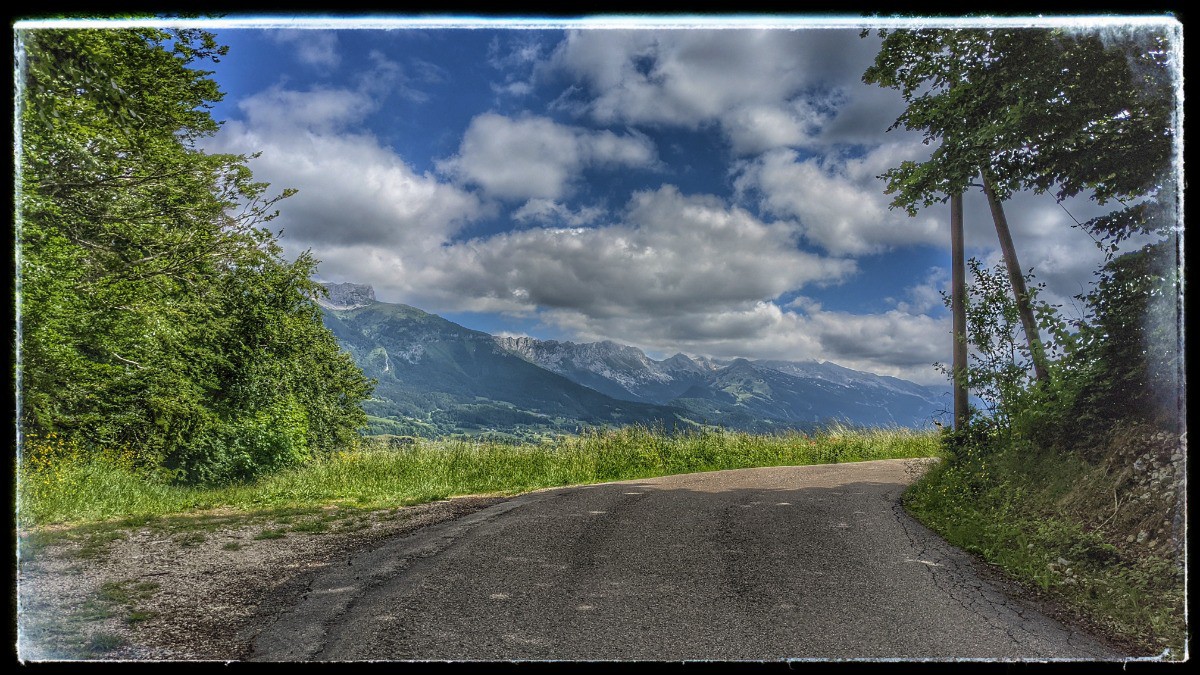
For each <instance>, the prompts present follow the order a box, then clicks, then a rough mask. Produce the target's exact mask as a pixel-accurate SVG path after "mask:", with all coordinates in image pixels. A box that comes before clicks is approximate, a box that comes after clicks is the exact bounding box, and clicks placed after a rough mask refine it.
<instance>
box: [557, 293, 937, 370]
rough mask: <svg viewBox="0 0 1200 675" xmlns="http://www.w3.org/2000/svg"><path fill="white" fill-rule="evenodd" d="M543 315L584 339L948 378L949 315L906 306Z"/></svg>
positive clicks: (765, 305)
mask: <svg viewBox="0 0 1200 675" xmlns="http://www.w3.org/2000/svg"><path fill="white" fill-rule="evenodd" d="M540 318H541V319H542V321H544V322H546V323H551V324H554V325H556V326H558V327H560V328H562V329H565V330H568V331H571V332H573V333H574V334H576V335H578V336H579V339H581V340H603V339H613V340H616V341H618V342H625V343H629V344H634V345H636V346H638V347H640V348H642V349H643V350H646V351H649V352H657V353H663V354H670V353H675V352H676V351H684V352H687V353H691V354H702V355H707V356H714V357H724V358H735V357H748V358H765V359H784V360H792V361H794V360H805V359H817V360H829V361H833V362H835V363H838V364H839V365H843V366H846V367H848V368H854V369H857V370H864V371H868V372H874V373H879V374H882V375H891V376H894V377H902V378H905V379H908V380H912V381H914V382H921V383H924V384H940V383H943V382H944V381H945V377H944V376H943V375H941V373H939V372H938V371H937V370H936V369H935V368H934V367H933V363H935V362H941V363H944V362H946V360H947V359H948V358H949V354H950V345H951V338H950V323H949V320H948V319H934V318H931V317H929V316H927V315H924V314H910V313H907V312H903V311H899V310H893V311H890V312H885V313H881V314H850V313H846V312H832V311H824V310H822V309H820V308H819V307H810V308H807V309H805V310H804V311H802V312H798V311H789V310H787V309H784V308H780V307H779V306H778V305H776V304H775V303H772V302H766V301H758V302H753V303H746V304H744V305H741V306H731V307H724V308H714V310H713V311H711V312H704V313H700V312H696V313H684V314H678V315H667V316H646V315H622V316H612V317H589V316H586V315H584V314H582V313H580V312H577V311H573V310H550V311H546V312H543V313H542V314H541V315H540Z"/></svg>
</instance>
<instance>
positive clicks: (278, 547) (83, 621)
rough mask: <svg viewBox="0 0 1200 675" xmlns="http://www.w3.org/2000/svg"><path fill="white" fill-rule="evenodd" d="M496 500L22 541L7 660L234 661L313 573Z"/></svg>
mask: <svg viewBox="0 0 1200 675" xmlns="http://www.w3.org/2000/svg"><path fill="white" fill-rule="evenodd" d="M505 499H506V498H504V497H459V498H454V499H450V500H448V501H441V502H434V503H430V504H422V505H419V506H410V507H403V508H393V509H386V510H379V511H360V510H355V509H339V508H331V509H325V510H308V511H305V512H297V513H294V514H284V515H279V514H274V515H269V516H254V515H252V514H244V513H234V512H223V513H222V512H216V511H210V512H205V513H202V514H196V515H191V516H187V517H176V518H171V519H158V520H154V521H150V522H148V523H147V524H144V525H141V526H130V527H107V528H98V529H96V530H94V531H93V532H92V533H90V534H86V535H80V536H70V537H68V536H62V533H61V532H60V533H52V532H43V533H38V532H28V533H26V532H22V533H20V535H21V536H22V540H23V542H25V543H24V544H23V545H22V546H21V547H20V549H19V550H20V552H21V555H20V559H19V560H18V564H17V599H18V605H17V607H18V610H17V626H18V645H17V648H18V656H19V658H20V659H21V660H23V661H44V660H75V659H98V660H138V661H141V660H160V661H181V660H183V661H190V660H215V661H230V660H240V659H242V658H243V657H244V656H245V655H246V654H247V653H248V651H249V648H250V645H251V642H252V641H253V639H254V637H255V636H256V635H257V634H258V632H259V630H261V628H262V627H263V625H265V623H266V622H268V621H270V620H271V618H272V617H274V616H275V615H276V614H277V613H278V612H279V611H280V610H281V609H283V608H285V607H287V606H289V605H290V604H291V603H292V602H293V601H295V600H296V599H297V598H298V596H299V594H300V593H302V592H303V590H304V588H305V584H306V579H307V578H308V577H309V576H310V575H311V573H312V572H314V571H315V570H318V569H320V568H323V567H326V566H328V565H330V564H332V563H334V562H337V561H339V560H343V559H345V558H346V557H347V555H351V554H354V553H355V552H359V551H363V550H365V549H370V548H372V547H374V546H375V545H377V544H378V543H379V542H381V541H382V540H384V539H388V538H392V537H398V536H404V535H406V534H409V533H411V532H413V531H414V530H417V529H419V528H422V527H426V526H429V525H433V524H435V523H440V522H443V521H447V520H451V519H454V518H459V517H461V516H464V515H467V514H469V513H473V512H475V511H478V510H480V509H483V508H486V507H488V506H491V505H493V504H497V503H499V502H502V501H505ZM39 534H40V535H41V536H42V539H43V543H35V542H37V541H38V537H39Z"/></svg>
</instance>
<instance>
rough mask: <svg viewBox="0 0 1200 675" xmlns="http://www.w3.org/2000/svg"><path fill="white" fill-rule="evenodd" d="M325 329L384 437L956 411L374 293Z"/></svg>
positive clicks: (807, 368)
mask: <svg viewBox="0 0 1200 675" xmlns="http://www.w3.org/2000/svg"><path fill="white" fill-rule="evenodd" d="M326 288H327V289H328V291H329V298H328V299H327V300H326V299H321V300H319V303H320V304H321V309H322V313H323V316H324V321H325V325H326V326H327V327H328V328H329V329H330V330H331V331H332V332H333V334H334V335H335V336H336V337H337V339H338V341H339V342H340V343H341V345H342V347H343V349H345V350H346V351H348V352H349V353H350V354H351V355H352V356H353V357H354V360H355V361H356V362H357V363H358V364H359V366H360V367H361V368H362V369H363V371H364V372H365V373H366V374H367V375H368V376H369V377H372V378H375V380H376V381H377V385H376V388H375V392H374V395H373V396H372V398H371V399H370V400H368V401H367V402H366V403H365V404H364V408H365V409H366V411H367V413H368V415H369V419H370V429H369V431H370V432H372V433H390V434H400V435H419V436H439V435H449V434H455V433H467V434H473V435H474V434H482V433H488V434H493V435H501V436H514V437H518V438H528V437H530V436H538V435H541V434H544V433H548V432H550V433H553V432H563V431H572V432H574V431H579V430H581V429H583V428H586V427H595V426H605V425H607V426H620V425H625V424H647V425H656V426H663V427H664V428H668V429H676V428H688V427H695V426H697V425H705V424H707V425H720V426H724V427H727V428H734V429H742V430H747V431H754V432H770V431H776V430H783V429H802V430H810V429H813V428H816V427H819V426H821V425H824V424H828V423H830V422H834V421H840V422H845V423H849V424H852V425H862V426H908V427H925V426H929V425H930V424H932V423H933V422H934V421H935V420H941V419H942V418H943V417H944V416H945V411H946V409H947V407H948V402H949V397H948V394H947V392H946V390H945V388H944V387H942V388H938V387H925V386H922V385H919V384H916V383H913V382H909V381H906V380H901V379H898V378H894V377H887V376H882V375H875V374H872V373H865V372H860V371H856V370H851V369H849V368H844V367H842V366H839V365H836V364H833V363H829V362H820V363H818V362H816V361H771V360H753V361H752V360H747V359H740V358H739V359H731V360H719V359H710V358H705V357H690V356H687V355H685V354H676V355H674V356H672V357H670V358H667V359H664V360H661V361H658V360H654V359H651V358H650V357H648V356H646V354H645V353H644V352H642V351H641V350H640V349H638V348H636V347H631V346H628V345H621V344H617V343H614V342H610V341H604V342H591V343H581V344H577V343H574V342H560V341H555V340H538V339H535V338H530V337H500V336H493V335H490V334H488V333H484V332H481V331H476V330H471V329H469V328H466V327H464V326H460V325H458V324H456V323H453V322H451V321H448V320H446V319H444V318H442V317H440V316H437V315H435V314H430V313H427V312H424V311H421V310H419V309H417V308H415V307H410V306H408V305H402V304H393V303H386V302H379V301H377V300H376V299H375V294H374V291H373V289H371V287H370V286H366V285H362V284H327V285H326Z"/></svg>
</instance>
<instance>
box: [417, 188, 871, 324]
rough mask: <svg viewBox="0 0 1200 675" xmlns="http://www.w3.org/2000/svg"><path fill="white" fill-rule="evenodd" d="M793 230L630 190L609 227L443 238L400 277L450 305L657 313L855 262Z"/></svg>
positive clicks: (787, 286) (749, 298) (717, 302)
mask: <svg viewBox="0 0 1200 675" xmlns="http://www.w3.org/2000/svg"><path fill="white" fill-rule="evenodd" d="M796 235H797V230H796V227H795V225H794V224H792V223H787V222H782V221H780V222H770V223H766V222H763V221H761V220H759V219H758V218H756V217H754V216H753V215H752V214H750V213H749V212H747V211H745V210H743V209H740V208H736V207H734V208H730V207H727V206H726V205H725V204H724V203H723V202H722V201H721V200H720V199H719V198H716V197H713V196H711V195H683V194H681V193H680V192H679V190H678V189H677V188H675V187H673V186H670V185H667V186H663V187H662V188H660V189H659V190H655V191H649V192H641V193H637V194H635V195H634V196H633V198H632V199H631V200H630V202H629V204H628V206H627V207H626V210H625V215H624V218H623V222H621V223H618V224H613V225H606V226H603V227H594V228H581V227H576V228H556V229H543V228H535V229H530V230H523V231H519V232H507V233H502V234H498V235H494V236H492V237H489V238H486V239H475V240H471V241H467V242H462V243H457V244H453V245H450V246H446V247H443V248H442V249H441V250H440V251H438V253H437V254H436V255H434V256H432V257H430V258H429V260H428V261H427V263H428V264H427V267H426V268H425V269H424V270H422V271H421V272H420V273H417V274H415V275H413V276H411V277H410V278H409V282H410V283H411V284H412V292H414V293H420V294H423V295H425V296H426V297H430V296H434V297H430V299H431V300H433V301H435V302H437V303H438V304H443V303H457V308H459V309H468V310H475V311H526V312H528V311H534V310H535V309H536V308H559V309H569V310H572V311H576V312H580V313H581V314H583V315H585V316H590V317H612V316H624V315H631V314H647V315H658V316H662V315H668V314H684V313H689V312H705V311H710V310H713V309H714V308H719V307H724V306H728V305H730V304H731V303H733V304H737V303H746V302H751V303H752V302H756V301H760V300H763V299H769V298H774V297H776V296H778V295H780V294H782V293H784V292H786V291H789V290H793V289H796V288H799V287H802V286H804V285H805V284H809V283H814V282H830V281H837V280H840V279H842V278H844V277H845V276H847V275H848V274H850V273H852V272H853V271H854V269H855V265H854V263H853V262H852V261H849V260H842V259H835V258H824V257H821V256H818V255H815V254H812V253H808V252H805V251H802V250H800V249H798V248H797V247H796V245H795V244H796Z"/></svg>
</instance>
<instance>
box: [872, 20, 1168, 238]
mask: <svg viewBox="0 0 1200 675" xmlns="http://www.w3.org/2000/svg"><path fill="white" fill-rule="evenodd" d="M880 33H881V35H882V36H883V43H882V45H881V48H880V51H879V54H878V55H877V56H876V59H875V62H874V64H873V65H872V66H871V67H870V68H869V69H868V70H867V71H866V72H865V73H864V75H863V81H864V82H867V83H874V84H878V85H880V86H883V87H890V88H894V89H898V90H899V91H900V93H901V95H902V96H903V97H904V100H905V102H906V103H907V104H908V105H907V108H906V109H905V111H904V113H903V114H902V115H901V116H900V117H899V119H897V120H896V122H895V124H893V125H892V127H891V128H897V127H900V126H903V127H904V128H906V129H910V130H919V131H921V132H922V133H924V135H925V140H926V142H927V143H929V142H932V141H935V140H941V141H942V142H941V144H940V145H939V146H938V147H937V148H936V149H935V150H934V151H933V154H932V156H931V157H930V159H929V160H928V161H926V162H921V163H918V162H904V163H903V164H901V165H900V166H899V167H895V168H893V169H891V170H889V171H888V172H887V173H885V174H884V177H885V178H886V179H887V181H888V188H887V189H888V193H889V194H895V195H896V196H895V198H894V200H893V205H894V206H896V207H900V208H905V209H907V210H908V211H909V212H910V213H914V212H915V211H916V209H917V208H919V207H921V206H928V205H929V204H932V203H934V202H936V201H942V200H944V199H945V198H946V196H947V195H950V194H952V193H955V192H961V191H963V190H965V189H966V187H967V186H968V185H969V184H971V183H972V181H973V180H975V178H976V177H977V176H978V175H979V173H980V172H981V171H986V172H987V174H988V177H989V178H990V179H991V180H992V181H993V183H994V185H995V187H996V191H997V193H998V196H999V198H1000V199H1005V198H1007V197H1008V195H1009V194H1011V193H1012V192H1014V191H1018V190H1034V191H1036V192H1047V191H1053V192H1054V195H1055V196H1056V197H1057V198H1058V199H1059V200H1062V199H1065V198H1067V197H1072V196H1075V195H1078V194H1081V193H1089V192H1090V196H1091V197H1092V198H1094V199H1096V200H1097V201H1098V202H1100V203H1104V202H1107V201H1109V200H1126V199H1131V198H1137V197H1143V196H1147V195H1160V196H1162V197H1164V198H1165V199H1163V200H1160V201H1163V202H1164V203H1166V202H1170V201H1172V199H1173V197H1172V196H1171V195H1165V194H1161V193H1163V192H1164V191H1169V190H1171V189H1172V187H1173V186H1172V184H1171V181H1170V180H1168V179H1167V178H1168V174H1169V172H1170V170H1171V166H1172V162H1171V160H1172V158H1173V153H1174V145H1173V144H1174V140H1175V128H1176V116H1175V115H1176V100H1175V99H1176V91H1175V84H1176V82H1175V78H1176V75H1175V73H1176V69H1175V68H1174V64H1173V62H1172V59H1173V58H1174V56H1173V54H1172V52H1171V50H1170V40H1169V36H1168V35H1166V34H1164V33H1153V34H1148V33H1146V32H1145V31H1141V32H1133V31H1129V32H1124V33H1122V32H1114V33H1110V34H1101V33H1097V32H1082V31H1072V30H1066V29H1045V28H1015V29H919V30H897V31H891V32H889V31H880ZM1162 216H1163V214H1162V213H1160V212H1158V211H1154V210H1153V209H1149V208H1148V207H1146V206H1142V207H1140V208H1132V209H1126V211H1125V212H1120V213H1118V214H1112V215H1110V216H1106V217H1104V218H1102V219H1097V220H1095V221H1093V222H1091V223H1089V226H1090V227H1091V228H1092V229H1093V230H1096V231H1099V232H1100V233H1101V234H1102V235H1103V234H1108V235H1113V236H1118V237H1123V236H1128V235H1129V234H1131V233H1133V232H1135V231H1142V232H1148V231H1151V230H1153V229H1161V228H1163V227H1169V226H1170V225H1173V220H1170V219H1167V220H1164V219H1163V218H1162Z"/></svg>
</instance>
